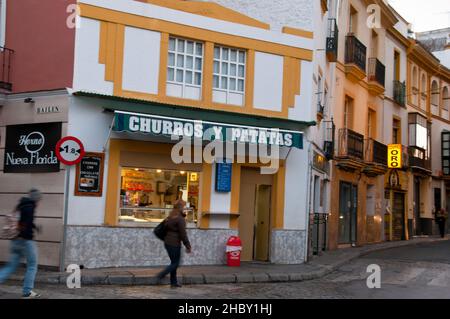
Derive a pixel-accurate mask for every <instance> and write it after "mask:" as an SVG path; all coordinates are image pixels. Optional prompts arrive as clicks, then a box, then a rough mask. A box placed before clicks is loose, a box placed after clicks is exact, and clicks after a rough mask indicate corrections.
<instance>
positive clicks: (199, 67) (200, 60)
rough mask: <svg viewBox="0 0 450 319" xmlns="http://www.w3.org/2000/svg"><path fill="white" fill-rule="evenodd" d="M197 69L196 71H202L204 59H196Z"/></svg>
mask: <svg viewBox="0 0 450 319" xmlns="http://www.w3.org/2000/svg"><path fill="white" fill-rule="evenodd" d="M195 69H196V70H200V71H201V70H202V59H200V58H195Z"/></svg>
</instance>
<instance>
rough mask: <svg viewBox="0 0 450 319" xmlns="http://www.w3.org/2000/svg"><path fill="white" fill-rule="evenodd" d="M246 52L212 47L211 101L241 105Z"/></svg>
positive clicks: (242, 102)
mask: <svg viewBox="0 0 450 319" xmlns="http://www.w3.org/2000/svg"><path fill="white" fill-rule="evenodd" d="M245 65H246V52H245V51H244V50H238V49H233V48H227V47H222V46H215V47H214V70H213V72H214V74H213V101H214V102H218V103H225V104H234V105H243V104H244V92H245V73H246V72H245Z"/></svg>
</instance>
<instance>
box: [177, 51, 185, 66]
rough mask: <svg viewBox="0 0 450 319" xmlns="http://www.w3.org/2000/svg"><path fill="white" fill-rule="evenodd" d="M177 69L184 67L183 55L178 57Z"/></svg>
mask: <svg viewBox="0 0 450 319" xmlns="http://www.w3.org/2000/svg"><path fill="white" fill-rule="evenodd" d="M177 67H179V68H182V67H184V55H181V54H178V55H177Z"/></svg>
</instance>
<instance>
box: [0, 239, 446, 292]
mask: <svg viewBox="0 0 450 319" xmlns="http://www.w3.org/2000/svg"><path fill="white" fill-rule="evenodd" d="M370 264H377V265H379V266H380V267H381V288H380V289H368V288H367V286H366V278H367V276H368V275H369V273H367V272H366V269H367V266H368V265H370ZM20 290H21V288H20V285H17V283H12V282H10V283H8V284H7V285H3V286H0V298H2V299H5V298H19V297H20ZM36 290H37V291H39V292H40V293H42V298H48V299H53V298H55V299H60V298H63V299H66V298H86V299H91V298H100V299H102V298H117V299H122V298H132V299H133V298H151V299H153V298H161V299H166V298H183V299H186V298H187V299H227V298H238V299H246V298H263V299H279V298H283V299H286V298H292V299H303V298H304V299H311V298H314V299H316V298H317V299H319V298H320V299H336V298H338V299H352V298H405V299H410V298H429V299H440V298H444V299H446V298H450V242H449V241H442V242H436V243H428V244H421V245H414V246H407V247H401V248H394V249H389V250H384V251H380V252H374V253H371V254H369V255H366V256H364V257H363V258H359V259H356V260H354V261H352V262H350V263H348V264H346V265H344V266H342V267H340V268H339V270H338V271H335V272H333V273H331V274H329V275H328V276H326V277H324V278H321V279H318V280H311V281H304V282H290V283H270V284H223V285H188V286H184V287H183V288H180V289H176V290H174V289H170V288H169V287H168V286H84V287H81V289H73V290H71V289H68V288H66V287H64V286H62V285H59V286H56V285H39V284H38V285H37V287H36Z"/></svg>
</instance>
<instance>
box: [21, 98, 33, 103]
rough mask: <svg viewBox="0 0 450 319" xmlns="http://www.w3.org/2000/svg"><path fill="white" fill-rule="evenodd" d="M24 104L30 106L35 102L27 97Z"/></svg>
mask: <svg viewBox="0 0 450 319" xmlns="http://www.w3.org/2000/svg"><path fill="white" fill-rule="evenodd" d="M23 102H24V103H27V104H30V103H34V100H33V99H32V98H31V97H27V98H26V99H25V100H23Z"/></svg>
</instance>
